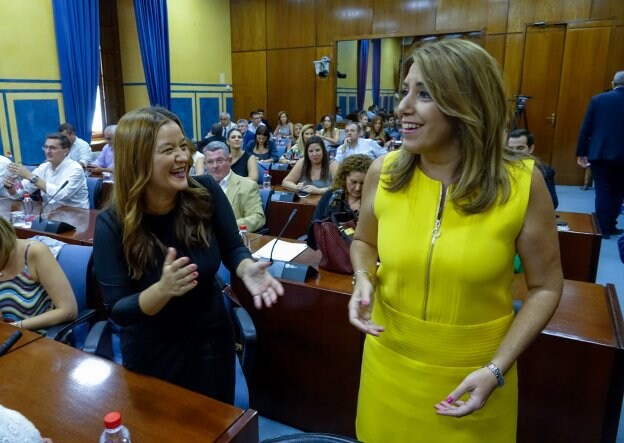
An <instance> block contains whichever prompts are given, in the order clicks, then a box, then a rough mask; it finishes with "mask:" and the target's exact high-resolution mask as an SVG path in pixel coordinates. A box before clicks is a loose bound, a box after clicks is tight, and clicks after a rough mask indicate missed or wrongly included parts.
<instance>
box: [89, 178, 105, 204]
mask: <svg viewBox="0 0 624 443" xmlns="http://www.w3.org/2000/svg"><path fill="white" fill-rule="evenodd" d="M87 189H88V190H89V208H90V209H98V208H99V207H100V202H101V200H102V179H101V178H97V177H87Z"/></svg>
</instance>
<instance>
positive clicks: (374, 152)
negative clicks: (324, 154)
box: [336, 137, 388, 163]
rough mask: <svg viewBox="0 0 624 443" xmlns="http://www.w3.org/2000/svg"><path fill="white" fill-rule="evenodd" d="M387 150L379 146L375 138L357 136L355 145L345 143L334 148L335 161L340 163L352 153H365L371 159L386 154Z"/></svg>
mask: <svg viewBox="0 0 624 443" xmlns="http://www.w3.org/2000/svg"><path fill="white" fill-rule="evenodd" d="M387 153H388V150H387V149H386V148H384V147H381V146H379V143H377V142H376V141H375V140H373V139H370V138H361V137H360V138H358V141H357V143H356V144H355V146H351V145H349V144H347V143H345V144H343V145H342V146H340V147H339V148H338V149H337V150H336V161H337V162H338V163H342V161H343V160H344V159H345V158H347V157H348V156H350V155H354V154H366V155H368V156H369V157H370V158H372V159H373V160H375V159H376V158H377V157H381V156H382V155H386V154H387Z"/></svg>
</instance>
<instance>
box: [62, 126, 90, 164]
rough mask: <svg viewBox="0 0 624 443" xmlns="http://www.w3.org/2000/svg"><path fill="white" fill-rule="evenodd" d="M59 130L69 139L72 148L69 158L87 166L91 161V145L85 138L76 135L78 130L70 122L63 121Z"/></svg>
mask: <svg viewBox="0 0 624 443" xmlns="http://www.w3.org/2000/svg"><path fill="white" fill-rule="evenodd" d="M58 132H60V133H61V134H63V135H64V136H65V137H67V138H68V139H69V142H70V144H71V148H70V150H69V158H71V159H72V160H74V161H77V162H78V163H80V164H81V165H82V167H83V168H85V167H86V166H87V165H88V164H89V163H90V162H91V158H92V157H93V156H92V152H91V145H90V144H89V143H87V142H86V141H84V140H83V139H81V138H79V137H77V136H76V130H75V129H74V127H73V126H72V125H71V124H70V123H63V124H62V125H61V126H59V128H58Z"/></svg>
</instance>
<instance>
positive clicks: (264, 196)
mask: <svg viewBox="0 0 624 443" xmlns="http://www.w3.org/2000/svg"><path fill="white" fill-rule="evenodd" d="M258 191H259V192H260V199H261V200H262V210H263V211H264V218H265V219H266V218H267V216H268V210H269V202H270V201H271V194H272V193H273V190H272V189H271V188H260V189H259V190H258Z"/></svg>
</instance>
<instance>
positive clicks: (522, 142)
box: [507, 129, 559, 209]
mask: <svg viewBox="0 0 624 443" xmlns="http://www.w3.org/2000/svg"><path fill="white" fill-rule="evenodd" d="M507 146H508V147H509V148H511V149H515V150H517V151H524V152H526V153H528V154H533V151H534V150H535V136H534V135H533V133H532V132H529V131H527V130H526V129H515V130H513V131H511V132H510V133H509V138H508V139H507ZM537 167H538V168H539V170H540V171H542V174H543V175H544V181H545V182H546V187H547V188H548V192H549V193H550V198H551V199H552V202H553V206H554V208H555V209H557V206H559V199H558V198H557V189H556V188H555V170H554V169H553V168H551V167H550V166H548V165H547V164H546V163H542V162H538V163H537Z"/></svg>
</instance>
